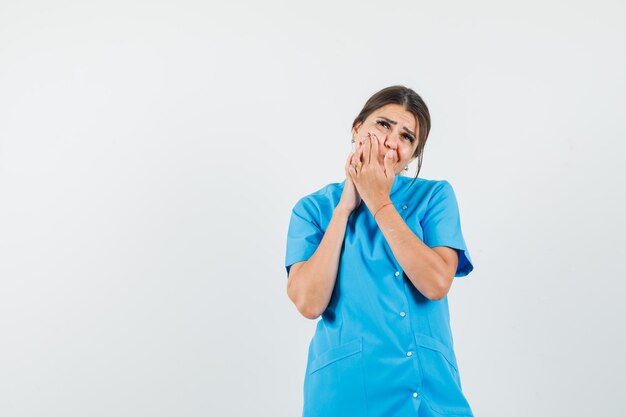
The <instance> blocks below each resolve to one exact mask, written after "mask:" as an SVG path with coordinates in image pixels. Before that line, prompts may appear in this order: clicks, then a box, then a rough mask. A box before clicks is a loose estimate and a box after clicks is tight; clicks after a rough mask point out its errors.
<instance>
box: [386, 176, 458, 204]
mask: <svg viewBox="0 0 626 417" xmlns="http://www.w3.org/2000/svg"><path fill="white" fill-rule="evenodd" d="M398 188H399V191H401V192H402V193H403V194H405V195H408V196H411V197H414V198H418V199H419V200H420V201H422V202H427V201H428V200H430V199H431V198H432V197H433V195H436V194H438V193H441V192H443V193H449V192H450V191H452V190H453V189H452V185H451V184H450V182H449V181H448V180H445V179H428V178H415V179H414V178H412V177H401V178H399V184H398Z"/></svg>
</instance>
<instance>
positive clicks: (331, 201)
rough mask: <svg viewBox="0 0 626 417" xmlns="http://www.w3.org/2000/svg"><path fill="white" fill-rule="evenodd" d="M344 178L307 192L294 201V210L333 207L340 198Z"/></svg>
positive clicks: (320, 210) (324, 209)
mask: <svg viewBox="0 0 626 417" xmlns="http://www.w3.org/2000/svg"><path fill="white" fill-rule="evenodd" d="M344 184H345V180H344V181H342V182H333V183H330V184H326V185H324V186H323V187H321V188H319V189H317V190H315V191H313V192H312V193H309V194H307V195H305V196H303V197H301V198H300V199H298V201H297V202H296V204H295V206H294V211H297V210H306V211H312V210H313V211H318V212H322V211H326V210H329V209H330V210H331V211H332V209H334V207H335V206H336V205H337V203H338V202H339V199H340V198H341V193H342V192H343V186H344Z"/></svg>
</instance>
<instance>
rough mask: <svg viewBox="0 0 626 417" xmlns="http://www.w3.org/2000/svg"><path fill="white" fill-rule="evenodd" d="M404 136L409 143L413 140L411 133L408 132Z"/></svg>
mask: <svg viewBox="0 0 626 417" xmlns="http://www.w3.org/2000/svg"><path fill="white" fill-rule="evenodd" d="M404 138H405V139H408V140H409V141H410V142H411V143H413V142H414V141H415V138H414V137H413V136H411V135H409V134H408V133H405V134H404Z"/></svg>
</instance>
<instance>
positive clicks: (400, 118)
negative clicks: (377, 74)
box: [352, 104, 418, 174]
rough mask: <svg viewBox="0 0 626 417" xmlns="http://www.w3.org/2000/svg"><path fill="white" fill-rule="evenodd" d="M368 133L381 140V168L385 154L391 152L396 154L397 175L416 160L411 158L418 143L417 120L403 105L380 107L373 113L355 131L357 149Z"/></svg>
mask: <svg viewBox="0 0 626 417" xmlns="http://www.w3.org/2000/svg"><path fill="white" fill-rule="evenodd" d="M368 133H371V134H372V137H373V135H376V137H377V138H378V151H379V155H378V159H379V162H380V164H381V165H383V163H384V158H385V154H386V153H387V152H388V151H389V150H392V151H393V152H394V154H395V156H396V162H395V164H394V172H395V173H396V174H397V173H399V172H400V171H402V170H403V169H404V167H406V166H407V165H408V164H409V163H410V162H411V161H413V159H415V158H412V155H413V153H414V152H415V150H416V149H417V142H418V141H417V135H418V125H417V119H416V118H415V116H413V114H411V113H409V112H408V111H406V110H404V107H402V106H401V105H400V104H387V105H385V106H383V107H380V108H379V109H377V110H375V111H373V112H372V114H370V115H369V117H368V118H367V119H365V121H363V123H362V124H360V125H357V126H356V127H355V128H354V129H352V135H353V136H354V138H355V139H356V148H357V149H358V148H359V147H360V146H361V145H362V144H363V141H364V140H365V138H366V137H367V134H368ZM374 140H376V139H375V138H374Z"/></svg>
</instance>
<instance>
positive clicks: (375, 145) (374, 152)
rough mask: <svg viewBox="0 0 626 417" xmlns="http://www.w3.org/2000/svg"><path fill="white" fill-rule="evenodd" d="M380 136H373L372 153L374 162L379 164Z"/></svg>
mask: <svg viewBox="0 0 626 417" xmlns="http://www.w3.org/2000/svg"><path fill="white" fill-rule="evenodd" d="M378 152H379V150H378V137H377V136H376V135H374V136H373V137H372V155H374V158H373V160H374V163H376V164H378Z"/></svg>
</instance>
